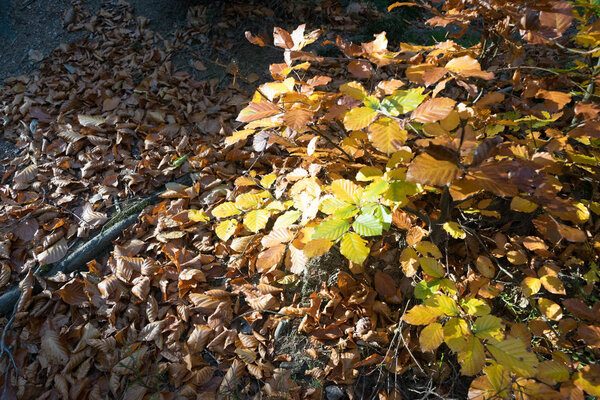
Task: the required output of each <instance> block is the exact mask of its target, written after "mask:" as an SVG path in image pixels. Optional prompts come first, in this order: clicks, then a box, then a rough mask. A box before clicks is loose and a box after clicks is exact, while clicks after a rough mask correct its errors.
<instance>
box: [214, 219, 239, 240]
mask: <svg viewBox="0 0 600 400" xmlns="http://www.w3.org/2000/svg"><path fill="white" fill-rule="evenodd" d="M237 224H238V222H237V221H236V220H235V219H228V220H225V221H222V222H219V224H217V227H216V228H215V233H216V234H217V236H218V237H219V239H221V240H222V241H224V242H226V241H228V240H229V238H230V237H231V235H233V234H234V233H235V229H236V228H237Z"/></svg>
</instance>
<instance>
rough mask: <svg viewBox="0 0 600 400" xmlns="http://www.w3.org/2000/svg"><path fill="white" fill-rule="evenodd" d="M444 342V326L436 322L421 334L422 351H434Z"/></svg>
mask: <svg viewBox="0 0 600 400" xmlns="http://www.w3.org/2000/svg"><path fill="white" fill-rule="evenodd" d="M443 341H444V330H443V328H442V325H441V324H439V323H437V322H434V323H433V324H429V325H427V326H426V327H425V328H423V330H422V331H421V333H420V334H419V344H420V345H421V350H422V351H433V350H435V349H437V348H438V347H439V346H440V345H441V344H442V342H443Z"/></svg>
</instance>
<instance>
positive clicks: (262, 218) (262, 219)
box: [244, 210, 269, 232]
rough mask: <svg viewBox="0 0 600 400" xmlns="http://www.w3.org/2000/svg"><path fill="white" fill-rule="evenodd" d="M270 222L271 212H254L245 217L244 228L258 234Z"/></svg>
mask: <svg viewBox="0 0 600 400" xmlns="http://www.w3.org/2000/svg"><path fill="white" fill-rule="evenodd" d="M268 221H269V211H267V210H252V211H250V212H249V213H248V214H246V216H245V217H244V226H245V227H246V228H248V230H249V231H250V232H258V231H259V230H261V229H262V228H264V227H265V226H266V225H267V222H268Z"/></svg>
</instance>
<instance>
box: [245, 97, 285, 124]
mask: <svg viewBox="0 0 600 400" xmlns="http://www.w3.org/2000/svg"><path fill="white" fill-rule="evenodd" d="M281 112H282V110H281V109H280V108H279V106H278V105H277V104H274V103H271V102H270V101H261V102H260V103H250V105H248V106H247V107H246V108H244V109H243V110H242V111H240V114H239V115H238V117H237V119H236V120H237V121H239V122H252V121H256V120H259V119H263V118H267V117H272V116H273V115H277V114H279V113H281Z"/></svg>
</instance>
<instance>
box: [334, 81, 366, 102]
mask: <svg viewBox="0 0 600 400" xmlns="http://www.w3.org/2000/svg"><path fill="white" fill-rule="evenodd" d="M340 92H342V93H344V94H345V95H346V96H348V97H352V98H353V99H356V100H362V99H364V98H365V97H367V91H366V90H365V88H364V87H363V85H361V84H360V83H358V82H348V83H344V84H343V85H341V86H340Z"/></svg>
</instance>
